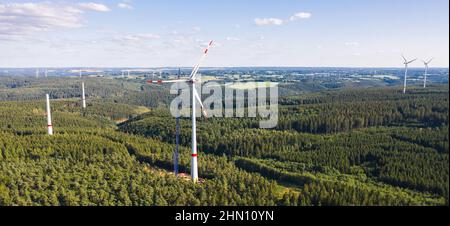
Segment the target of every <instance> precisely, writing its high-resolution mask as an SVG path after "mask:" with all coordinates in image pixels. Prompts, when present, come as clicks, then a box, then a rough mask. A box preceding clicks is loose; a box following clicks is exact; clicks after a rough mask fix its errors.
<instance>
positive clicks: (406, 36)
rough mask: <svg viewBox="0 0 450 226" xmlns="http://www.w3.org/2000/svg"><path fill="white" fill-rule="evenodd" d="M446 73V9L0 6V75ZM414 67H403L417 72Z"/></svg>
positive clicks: (159, 1) (383, 4)
mask: <svg viewBox="0 0 450 226" xmlns="http://www.w3.org/2000/svg"><path fill="white" fill-rule="evenodd" d="M209 40H214V45H213V47H212V48H211V50H210V51H209V55H208V57H207V58H206V60H205V62H204V66H209V67H239V66H292V67H402V66H403V64H402V58H401V55H402V54H404V55H405V56H406V57H407V58H418V59H429V58H432V57H433V58H434V60H433V63H432V64H431V66H432V67H446V68H448V66H449V1H448V0H395V1H393V0H376V1H374V0H339V1H336V0H228V1H212V0H98V1H97V0H92V1H89V0H88V1H52V0H47V1H31V0H26V1H22V0H16V1H13V0H6V1H5V0H0V67H162V66H174V67H178V66H183V67H185V66H193V65H195V64H196V63H197V61H198V59H199V57H200V55H201V53H202V51H203V48H204V47H205V46H206V45H207V44H208V42H209ZM422 66H423V64H422V63H421V61H417V62H415V63H414V64H413V65H411V67H422Z"/></svg>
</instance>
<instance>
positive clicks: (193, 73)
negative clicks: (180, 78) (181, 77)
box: [189, 41, 213, 80]
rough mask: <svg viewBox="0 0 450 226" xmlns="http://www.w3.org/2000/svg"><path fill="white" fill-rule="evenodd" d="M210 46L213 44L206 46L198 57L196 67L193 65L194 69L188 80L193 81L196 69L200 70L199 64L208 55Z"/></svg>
mask: <svg viewBox="0 0 450 226" xmlns="http://www.w3.org/2000/svg"><path fill="white" fill-rule="evenodd" d="M212 44H213V41H210V42H209V44H208V46H207V47H206V49H205V51H203V54H202V56H201V57H200V60H199V61H198V63H197V65H195V67H194V69H192V72H191V75H190V76H189V79H191V80H193V79H195V76H196V75H197V72H198V69H199V68H200V64H201V63H202V62H203V60H205V57H206V55H208V51H209V48H210V47H211V46H212Z"/></svg>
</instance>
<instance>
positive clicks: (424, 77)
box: [422, 58, 433, 88]
mask: <svg viewBox="0 0 450 226" xmlns="http://www.w3.org/2000/svg"><path fill="white" fill-rule="evenodd" d="M422 61H423V64H424V65H425V73H424V74H423V88H427V75H428V65H429V64H430V63H431V61H433V58H431V59H430V60H429V61H424V60H422Z"/></svg>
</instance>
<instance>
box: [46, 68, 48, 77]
mask: <svg viewBox="0 0 450 226" xmlns="http://www.w3.org/2000/svg"><path fill="white" fill-rule="evenodd" d="M47 74H48V70H47V69H45V77H46V78H47Z"/></svg>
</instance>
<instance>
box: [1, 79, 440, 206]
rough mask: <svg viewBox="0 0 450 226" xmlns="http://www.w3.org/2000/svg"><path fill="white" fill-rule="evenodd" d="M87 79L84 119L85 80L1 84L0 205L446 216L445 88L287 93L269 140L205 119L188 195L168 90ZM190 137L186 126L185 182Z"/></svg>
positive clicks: (264, 134)
mask: <svg viewBox="0 0 450 226" xmlns="http://www.w3.org/2000/svg"><path fill="white" fill-rule="evenodd" d="M84 80H85V82H86V88H87V90H86V92H87V98H88V107H87V108H86V110H82V108H81V102H80V84H79V83H80V81H81V80H79V78H70V77H69V78H48V79H40V80H38V79H34V78H26V77H18V78H13V77H4V78H0V119H1V121H0V149H1V152H0V205H448V200H449V146H448V143H449V136H448V124H449V121H448V105H449V88H448V85H434V86H431V87H429V88H427V89H421V88H413V89H411V90H409V92H408V93H407V94H406V95H404V94H401V93H400V90H399V89H398V87H391V88H386V87H378V88H345V89H333V90H324V89H317V90H312V91H311V92H309V93H305V94H302V95H293V96H289V95H287V96H283V97H282V98H281V99H280V101H279V102H280V104H281V105H280V116H279V121H278V125H277V127H276V128H274V129H270V130H267V129H264V130H263V129H259V128H258V123H259V119H258V118H208V119H204V118H202V119H198V145H199V154H200V156H199V175H200V177H201V178H202V183H199V184H193V183H192V182H191V181H189V180H188V179H187V177H184V176H180V177H179V178H176V177H175V176H174V175H173V173H172V169H173V156H172V155H173V151H174V149H175V145H174V143H175V119H174V118H173V117H172V116H171V115H170V113H169V111H168V109H167V104H168V103H169V101H170V98H171V97H172V96H171V95H170V94H169V92H168V90H167V87H161V86H156V85H146V84H145V81H139V80H130V79H128V80H125V79H112V78H85V79H84ZM292 87H294V89H295V86H291V88H292ZM45 93H50V96H51V99H52V100H51V103H52V116H53V124H54V129H55V135H54V136H48V135H46V118H45V102H44V98H43V97H44V95H45ZM289 93H293V92H286V94H289ZM190 139H191V134H190V120H189V119H188V118H186V119H182V120H181V145H182V147H181V150H180V155H181V156H180V171H181V172H182V173H188V172H190V168H189V167H190V150H189V146H190Z"/></svg>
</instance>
